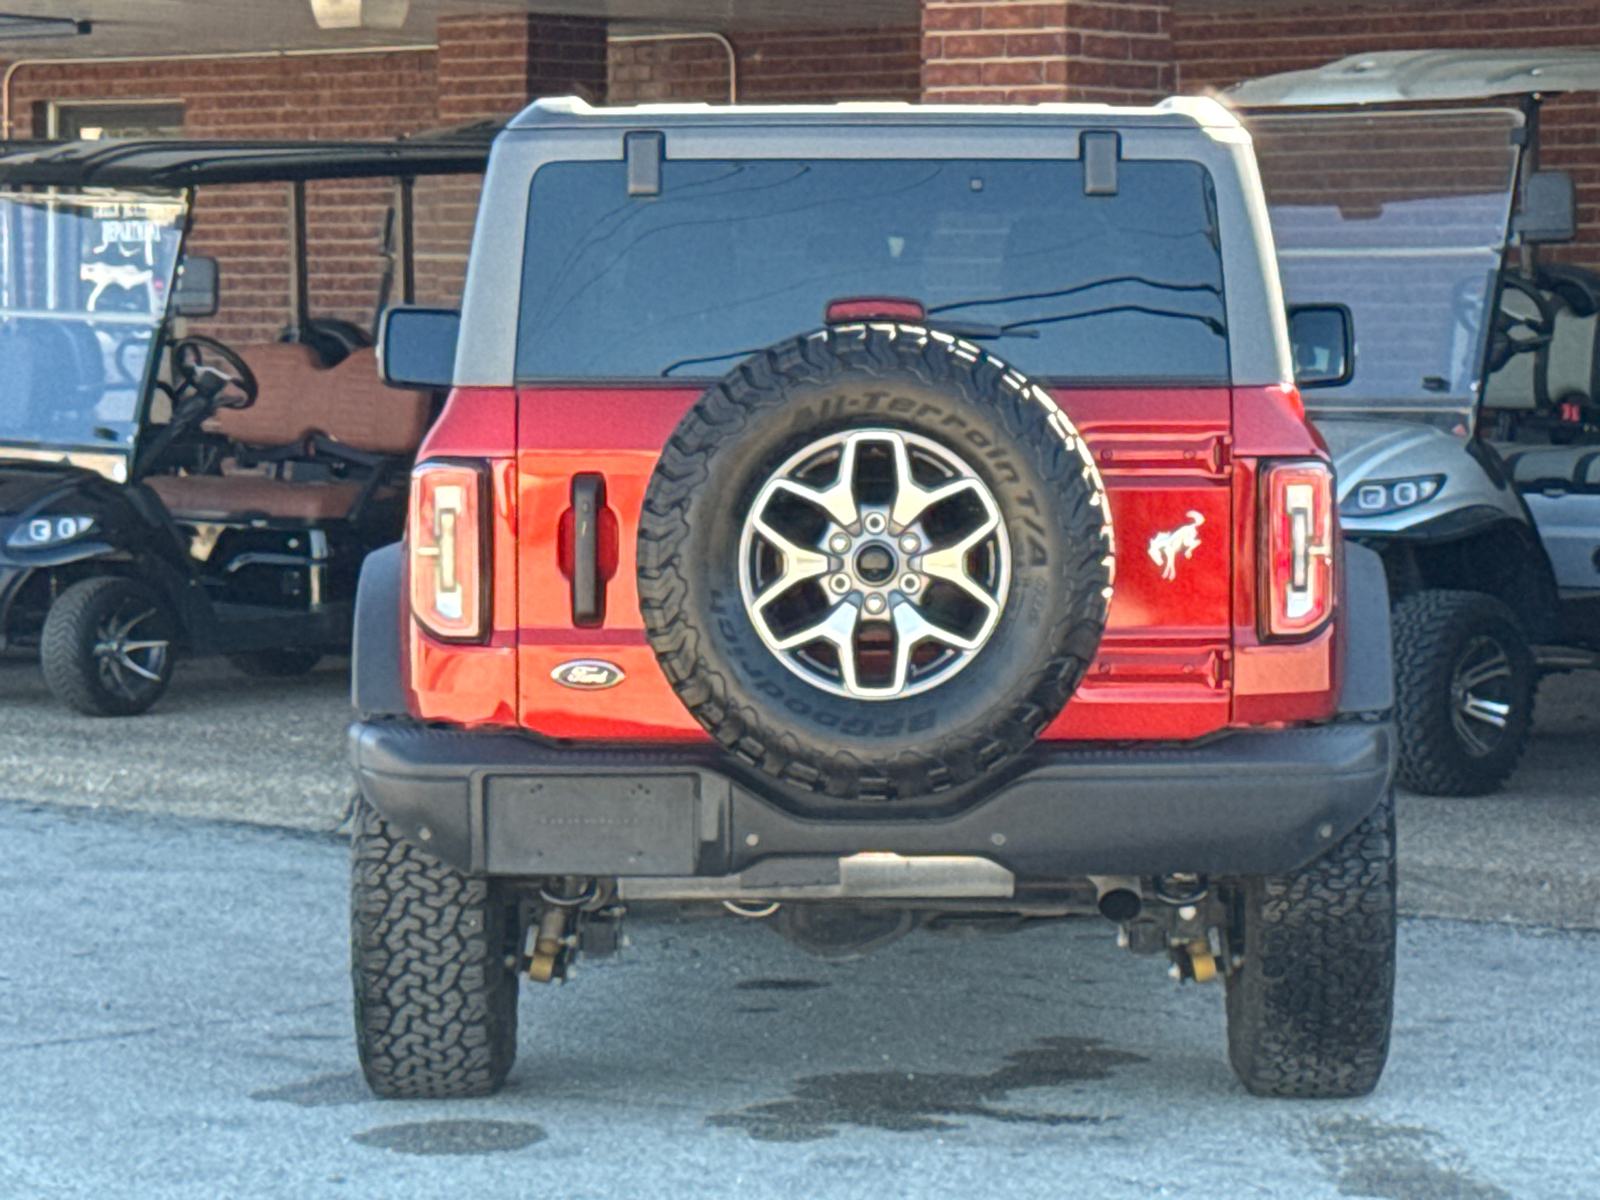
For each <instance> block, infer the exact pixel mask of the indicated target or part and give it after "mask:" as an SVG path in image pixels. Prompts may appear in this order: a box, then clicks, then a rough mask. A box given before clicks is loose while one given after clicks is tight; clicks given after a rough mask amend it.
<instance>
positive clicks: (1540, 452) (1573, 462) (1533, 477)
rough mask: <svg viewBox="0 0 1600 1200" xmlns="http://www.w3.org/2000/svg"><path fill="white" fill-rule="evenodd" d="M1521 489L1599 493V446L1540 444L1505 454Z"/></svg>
mask: <svg viewBox="0 0 1600 1200" xmlns="http://www.w3.org/2000/svg"><path fill="white" fill-rule="evenodd" d="M1506 466H1507V467H1508V468H1509V469H1510V472H1511V481H1512V482H1513V483H1515V484H1516V485H1517V490H1518V491H1520V492H1541V493H1544V492H1562V493H1578V494H1600V446H1594V445H1588V446H1541V447H1539V448H1538V449H1535V450H1516V451H1513V452H1511V453H1508V454H1506Z"/></svg>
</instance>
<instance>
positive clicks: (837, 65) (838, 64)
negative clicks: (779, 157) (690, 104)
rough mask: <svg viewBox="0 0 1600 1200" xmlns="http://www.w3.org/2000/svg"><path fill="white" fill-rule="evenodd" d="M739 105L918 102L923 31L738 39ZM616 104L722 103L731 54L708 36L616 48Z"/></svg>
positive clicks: (612, 93) (611, 90)
mask: <svg viewBox="0 0 1600 1200" xmlns="http://www.w3.org/2000/svg"><path fill="white" fill-rule="evenodd" d="M729 40H730V41H731V42H732V43H733V47H734V54H735V57H736V59H737V62H738V75H739V99H740V100H741V101H752V102H759V101H768V102H778V101H790V102H805V101H830V100H916V99H918V98H919V97H920V96H921V91H922V83H921V73H922V58H921V54H922V50H921V31H920V30H919V29H918V28H917V27H915V26H902V27H889V28H881V29H879V28H874V29H847V30H827V31H814V30H813V31H806V30H797V31H776V32H759V33H738V34H733V35H732V36H731V37H730V39H729ZM607 96H608V98H609V100H610V102H611V103H613V104H637V103H646V102H649V101H652V100H707V101H724V100H726V99H727V98H728V52H727V50H726V49H725V48H724V47H723V46H721V45H720V44H719V43H717V42H716V41H714V40H712V39H710V38H704V39H696V40H694V41H649V42H621V43H617V44H615V45H613V46H612V47H611V72H610V82H609V84H608V85H607Z"/></svg>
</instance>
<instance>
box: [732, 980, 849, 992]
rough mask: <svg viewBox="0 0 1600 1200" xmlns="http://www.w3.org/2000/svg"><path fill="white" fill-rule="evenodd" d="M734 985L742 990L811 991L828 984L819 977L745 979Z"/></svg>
mask: <svg viewBox="0 0 1600 1200" xmlns="http://www.w3.org/2000/svg"><path fill="white" fill-rule="evenodd" d="M733 986H734V988H735V990H737V991H741V992H809V991H811V990H812V989H813V988H825V987H827V986H828V985H827V984H826V983H823V982H822V981H821V980H819V979H743V980H740V981H739V982H738V983H736V984H734V985H733Z"/></svg>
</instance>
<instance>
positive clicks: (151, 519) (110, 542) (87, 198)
mask: <svg viewBox="0 0 1600 1200" xmlns="http://www.w3.org/2000/svg"><path fill="white" fill-rule="evenodd" d="M492 133H493V130H492V129H491V128H488V127H483V128H477V129H471V130H463V131H456V132H454V133H452V134H448V135H440V136H432V137H423V138H418V139H413V140H408V141H401V142H389V143H360V144H356V143H342V144H335V143H303V142H302V143H271V144H269V143H255V144H249V143H237V142H235V143H203V142H187V141H160V142H155V141H149V142H105V141H100V142H76V143H57V144H50V145H45V146H43V147H39V146H31V147H23V146H12V147H10V148H9V152H6V153H0V650H12V649H19V650H30V649H37V652H38V653H39V656H40V661H41V664H42V666H43V670H44V675H45V679H46V680H47V681H48V683H49V685H50V688H51V690H52V691H53V692H54V693H55V695H56V696H57V697H58V698H59V699H60V700H62V701H63V702H64V703H66V704H67V705H69V706H71V707H72V708H75V709H77V710H79V711H80V712H84V713H89V714H102V715H128V714H133V713H138V712H143V711H144V710H145V709H147V708H149V707H150V706H151V705H152V704H154V703H155V702H156V700H157V699H159V698H160V696H161V695H162V693H163V692H164V691H165V689H166V687H167V683H168V681H169V679H170V677H171V673H172V666H173V660H174V657H175V655H176V654H178V653H184V654H189V655H216V654H220V655H227V656H229V657H230V658H231V659H232V660H233V661H234V662H235V663H236V664H237V665H239V666H240V667H241V668H242V669H244V670H245V671H247V672H249V673H252V674H257V675H292V674H297V673H300V672H304V671H309V670H310V669H311V667H312V666H314V665H315V664H316V662H317V661H318V659H319V658H320V657H321V656H322V655H323V654H324V653H325V652H327V651H329V650H337V649H341V648H343V647H346V646H348V643H349V631H350V616H351V608H352V598H353V595H354V591H355V584H356V577H357V574H358V571H359V569H360V565H361V560H362V559H363V557H365V555H366V554H367V552H368V551H369V550H371V549H373V548H375V547H377V546H380V545H384V544H386V543H389V542H393V541H395V540H396V539H397V538H398V537H399V536H400V532H401V529H402V528H403V524H404V508H405V496H406V482H407V476H408V471H409V468H410V465H411V459H412V456H413V455H414V453H415V451H416V448H417V446H418V444H419V443H420V442H421V440H422V437H423V434H424V433H425V431H426V429H427V426H428V424H429V422H430V421H431V419H432V417H433V415H434V411H435V406H436V404H437V401H438V399H439V398H438V397H437V396H435V395H432V394H430V393H426V392H403V391H396V390H394V389H391V388H387V387H385V386H384V385H383V384H382V382H381V381H380V380H379V378H378V372H377V367H376V362H375V359H374V352H373V350H372V349H371V338H370V336H368V331H367V330H365V329H363V328H361V327H359V326H357V325H354V324H353V323H351V322H348V321H338V320H318V319H316V318H315V317H314V316H313V314H312V313H311V311H310V306H309V303H308V301H307V295H308V291H307V286H306V285H307V282H308V275H309V268H308V260H307V237H306V220H305V211H306V208H305V198H306V190H305V189H306V184H307V182H308V181H316V180H328V179H339V180H344V179H383V178H393V179H394V180H395V193H394V203H393V206H392V207H391V210H390V220H389V228H390V231H391V234H392V235H394V236H392V237H391V238H390V239H389V248H390V251H391V253H390V259H389V261H390V264H391V268H392V269H391V270H389V271H388V272H386V273H385V276H384V283H383V285H382V286H381V287H380V289H379V292H380V294H379V295H378V296H377V297H376V301H377V303H376V309H381V308H382V307H383V305H384V304H385V303H387V301H388V300H389V298H390V297H389V295H388V292H389V291H390V290H391V288H393V287H394V275H395V273H396V272H397V273H398V275H399V286H398V288H394V290H395V291H396V292H397V295H396V296H395V297H394V298H395V299H398V300H403V301H409V300H411V299H412V298H413V297H412V290H413V280H414V278H415V274H414V254H413V250H412V244H413V217H412V212H413V203H412V197H413V190H412V189H413V187H414V183H415V181H416V180H417V179H418V178H420V177H424V176H439V175H473V174H481V173H482V170H483V167H484V164H485V162H486V160H487V155H488V145H489V141H490V138H491V136H492ZM263 183H281V184H283V185H284V186H285V187H286V188H287V189H288V191H289V205H288V211H289V220H288V223H287V224H288V230H287V233H286V236H285V241H286V243H287V245H288V248H289V254H290V267H289V280H290V294H291V298H292V304H291V310H292V311H293V312H294V319H293V321H292V323H291V324H290V325H289V326H288V327H287V328H286V329H285V330H284V332H283V334H282V335H280V337H279V339H278V340H276V341H263V342H260V343H258V344H235V345H231V346H230V345H225V344H224V343H223V342H221V341H218V340H216V339H215V338H212V337H206V336H202V335H199V334H196V333H194V332H192V331H190V330H188V329H187V328H186V326H187V325H188V324H189V323H190V322H191V321H193V320H195V319H197V318H204V317H207V316H210V315H212V314H214V313H215V312H216V310H217V304H218V271H217V265H216V262H215V261H214V260H211V259H206V258H200V257H188V258H186V257H185V254H184V247H185V242H186V239H187V237H188V235H189V232H190V227H191V222H192V212H193V207H194V200H195V192H196V189H197V188H208V187H213V186H218V187H220V186H230V185H240V184H263ZM376 309H375V311H376Z"/></svg>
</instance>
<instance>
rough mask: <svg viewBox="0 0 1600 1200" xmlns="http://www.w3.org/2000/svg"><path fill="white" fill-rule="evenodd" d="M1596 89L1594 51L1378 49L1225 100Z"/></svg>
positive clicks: (1261, 82)
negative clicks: (1374, 51)
mask: <svg viewBox="0 0 1600 1200" xmlns="http://www.w3.org/2000/svg"><path fill="white" fill-rule="evenodd" d="M1593 91H1600V51H1595V50H1381V51H1378V52H1376V53H1372V54H1352V55H1351V56H1350V57H1348V58H1341V59H1339V60H1338V61H1337V62H1331V63H1327V64H1326V65H1324V66H1320V67H1312V68H1310V69H1309V70H1305V71H1284V72H1283V73H1282V74H1279V75H1263V76H1262V77H1261V78H1260V79H1247V80H1245V81H1244V82H1243V83H1240V84H1236V85H1234V86H1233V87H1231V88H1229V89H1228V90H1227V92H1225V93H1224V96H1223V98H1224V99H1225V100H1226V101H1227V102H1228V103H1229V104H1230V105H1232V106H1233V107H1235V108H1310V107H1319V108H1320V107H1331V106H1336V105H1339V106H1342V105H1350V104H1405V103H1415V102H1418V101H1446V100H1486V99H1490V98H1491V97H1495V96H1522V95H1529V94H1531V93H1534V92H1540V93H1543V94H1545V95H1552V94H1554V93H1557V92H1593Z"/></svg>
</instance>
